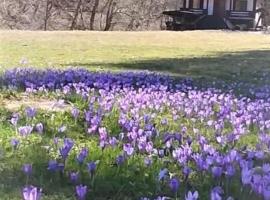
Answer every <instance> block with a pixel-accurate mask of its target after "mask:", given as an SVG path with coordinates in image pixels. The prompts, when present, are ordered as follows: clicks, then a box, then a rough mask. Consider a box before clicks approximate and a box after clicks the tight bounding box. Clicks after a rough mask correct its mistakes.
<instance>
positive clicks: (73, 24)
mask: <svg viewBox="0 0 270 200" xmlns="http://www.w3.org/2000/svg"><path fill="white" fill-rule="evenodd" d="M81 4H82V0H79V1H78V4H77V8H76V10H75V14H74V17H73V20H72V23H71V27H70V30H74V28H75V26H76V24H77V18H78V15H79V10H80V7H81Z"/></svg>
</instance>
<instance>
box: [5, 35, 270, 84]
mask: <svg viewBox="0 0 270 200" xmlns="http://www.w3.org/2000/svg"><path fill="white" fill-rule="evenodd" d="M0 43H1V45H0V66H1V68H2V69H6V68H9V67H13V66H18V65H19V62H20V60H21V59H22V58H26V59H27V60H28V61H29V63H30V65H33V66H37V67H44V66H46V67H48V66H57V67H66V66H69V65H72V66H76V65H79V66H85V67H87V68H89V69H149V70H157V71H165V72H169V73H174V74H177V75H189V76H205V77H217V78H220V77H222V78H230V77H231V73H238V74H239V73H240V75H243V76H242V77H244V78H245V79H247V78H248V77H249V75H250V74H252V72H253V71H254V70H255V69H268V68H269V67H270V64H269V63H270V56H269V55H270V36H269V35H262V34H259V33H258V34H257V33H240V32H224V31H192V32H190V31H187V32H28V31H27V32H23V31H2V32H0Z"/></svg>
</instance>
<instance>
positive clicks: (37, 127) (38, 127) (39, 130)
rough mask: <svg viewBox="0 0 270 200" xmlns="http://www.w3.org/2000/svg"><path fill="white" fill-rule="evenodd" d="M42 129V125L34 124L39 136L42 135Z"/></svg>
mask: <svg viewBox="0 0 270 200" xmlns="http://www.w3.org/2000/svg"><path fill="white" fill-rule="evenodd" d="M43 129H44V127H43V124H42V123H38V124H36V130H37V132H38V133H40V134H41V133H43Z"/></svg>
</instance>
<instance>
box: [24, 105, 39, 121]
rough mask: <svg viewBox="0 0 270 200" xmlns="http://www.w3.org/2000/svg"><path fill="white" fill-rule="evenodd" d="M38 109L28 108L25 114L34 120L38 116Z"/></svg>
mask: <svg viewBox="0 0 270 200" xmlns="http://www.w3.org/2000/svg"><path fill="white" fill-rule="evenodd" d="M36 112H37V111H36V109H35V108H32V107H27V108H26V109H25V114H26V116H27V117H28V118H33V117H35V116H36Z"/></svg>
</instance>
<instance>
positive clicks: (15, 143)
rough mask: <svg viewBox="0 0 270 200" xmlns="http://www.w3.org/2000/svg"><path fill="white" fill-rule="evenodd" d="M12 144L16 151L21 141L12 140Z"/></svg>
mask: <svg viewBox="0 0 270 200" xmlns="http://www.w3.org/2000/svg"><path fill="white" fill-rule="evenodd" d="M10 144H11V146H12V147H13V148H14V149H16V148H17V147H18V145H19V144H20V141H19V140H18V139H16V138H13V139H11V140H10Z"/></svg>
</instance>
